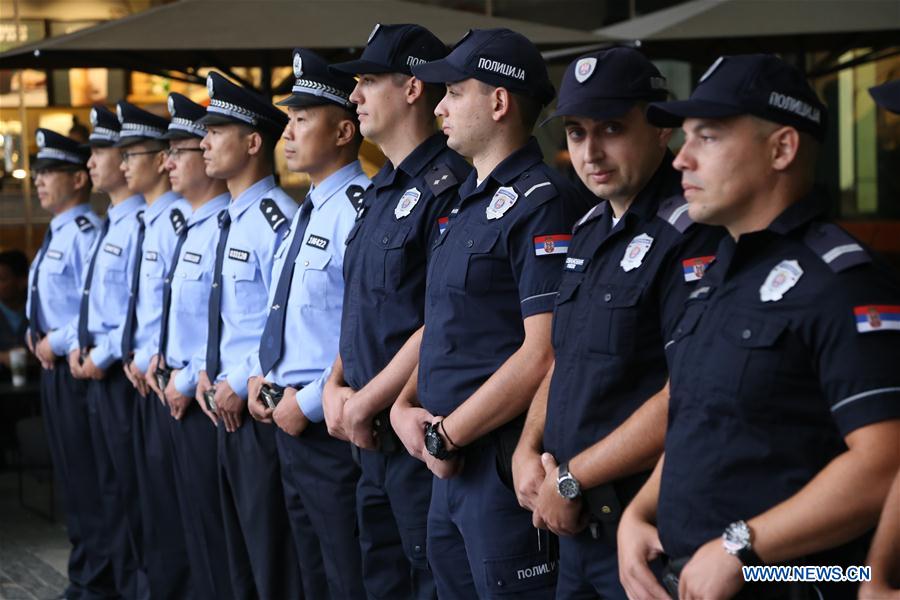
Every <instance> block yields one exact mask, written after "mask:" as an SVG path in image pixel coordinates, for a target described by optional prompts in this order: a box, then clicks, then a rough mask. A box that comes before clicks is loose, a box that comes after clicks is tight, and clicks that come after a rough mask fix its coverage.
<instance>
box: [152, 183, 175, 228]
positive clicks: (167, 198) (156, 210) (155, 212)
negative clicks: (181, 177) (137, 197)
mask: <svg viewBox="0 0 900 600" xmlns="http://www.w3.org/2000/svg"><path fill="white" fill-rule="evenodd" d="M180 197H181V196H179V195H178V194H177V193H175V192H173V191H171V190H169V191H168V192H165V193H164V194H162V195H161V196H160V197H159V198H157V199H156V200H154V201H153V204H150V205H148V206H147V208H145V209H144V223H145V224H147V225H149V224H150V223H152V222H153V221H155V220H156V217H158V216H159V215H161V214H162V213H163V211H165V210H166V208H168V207H169V205H170V204H172V203H173V202H175V201H176V200H178V199H179V198H180Z"/></svg>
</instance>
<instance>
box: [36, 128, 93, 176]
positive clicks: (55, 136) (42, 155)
mask: <svg viewBox="0 0 900 600" xmlns="http://www.w3.org/2000/svg"><path fill="white" fill-rule="evenodd" d="M34 141H35V143H36V144H37V148H38V151H37V156H36V158H35V159H34V161H33V162H32V163H31V170H32V171H44V170H54V169H61V170H62V169H64V170H77V169H86V168H87V161H88V159H89V158H90V152H89V151H88V149H87V148H86V147H85V146H84V145H83V144H80V143H79V142H77V141H76V140H73V139H72V138H69V137H66V136H64V135H62V134H60V133H56V132H55V131H51V130H50V129H44V128H38V130H37V131H35V132H34Z"/></svg>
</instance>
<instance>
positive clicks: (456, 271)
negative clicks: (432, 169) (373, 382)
mask: <svg viewBox="0 0 900 600" xmlns="http://www.w3.org/2000/svg"><path fill="white" fill-rule="evenodd" d="M459 194H460V199H461V200H460V203H459V207H458V211H456V213H455V214H453V215H452V216H451V218H450V223H449V226H448V227H447V229H446V230H445V231H444V233H443V234H441V235H440V237H439V238H438V240H437V241H436V242H435V247H434V249H433V250H432V255H431V261H430V262H429V265H428V280H427V287H426V293H425V333H424V337H423V339H422V347H421V351H420V357H419V385H418V395H419V401H420V402H421V403H422V406H424V407H425V408H426V409H428V411H429V412H431V413H432V414H435V415H448V414H450V413H451V412H453V410H454V409H455V408H456V407H457V406H459V405H460V404H462V402H463V401H465V400H466V399H467V398H468V397H469V396H470V395H471V394H472V393H473V392H474V391H475V390H476V389H478V387H479V386H481V384H483V383H484V382H485V381H486V380H487V379H488V378H489V377H490V376H491V375H492V374H493V373H494V372H495V371H496V370H497V369H498V368H500V366H501V365H502V364H503V363H504V362H506V360H507V359H508V358H509V357H510V356H511V355H512V354H513V353H514V352H515V351H516V350H518V349H519V348H520V347H521V345H522V343H523V342H524V341H525V327H524V325H523V323H522V321H523V320H524V319H525V318H527V317H530V316H532V315H536V314H539V313H545V312H550V311H552V310H553V305H554V303H555V301H556V294H557V290H558V288H559V281H560V276H561V275H562V269H563V263H564V259H565V256H566V250H567V248H568V243H569V241H570V240H571V237H572V236H571V231H572V225H573V224H574V223H575V221H576V220H577V219H578V218H579V217H580V216H582V215H583V214H584V213H585V212H587V210H588V209H589V208H590V203H589V202H588V199H587V198H585V197H582V196H581V195H580V194H579V193H578V192H577V191H576V189H575V188H574V187H573V186H572V184H571V183H569V182H568V181H566V180H565V179H564V178H563V177H562V176H561V175H560V174H558V173H557V172H556V171H554V170H553V169H551V168H550V167H548V166H547V165H545V164H544V162H543V156H542V155H541V150H540V148H539V147H538V144H537V141H536V140H535V139H534V138H532V139H530V140H529V141H528V143H527V144H526V145H525V146H523V147H522V148H520V149H519V150H517V151H516V152H514V153H513V154H512V155H510V156H509V157H507V158H506V159H505V160H504V161H503V162H501V163H500V164H499V165H498V166H497V167H496V168H495V169H494V171H493V172H492V173H491V174H490V176H488V177H487V178H485V180H484V181H483V182H481V184H480V185H478V184H477V181H476V173H475V172H472V174H471V175H469V178H468V179H467V180H466V181H465V183H463V185H462V187H460V190H459Z"/></svg>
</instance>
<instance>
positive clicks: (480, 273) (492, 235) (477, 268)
mask: <svg viewBox="0 0 900 600" xmlns="http://www.w3.org/2000/svg"><path fill="white" fill-rule="evenodd" d="M498 237H500V229H499V228H497V227H491V228H490V229H474V230H473V229H471V228H470V229H464V230H463V231H461V232H460V233H459V235H458V237H457V239H456V240H454V241H455V243H454V245H453V250H452V252H453V256H452V257H451V258H450V261H449V263H448V264H447V285H448V286H449V287H452V288H457V289H461V290H465V291H466V292H467V293H473V294H483V293H485V292H487V291H489V290H490V289H491V288H492V285H491V284H492V283H493V280H494V264H495V263H496V262H497V261H498V258H497V257H496V256H494V253H493V252H492V250H493V249H494V246H495V245H496V243H497V238H498Z"/></svg>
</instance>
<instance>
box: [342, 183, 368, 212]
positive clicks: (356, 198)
mask: <svg viewBox="0 0 900 600" xmlns="http://www.w3.org/2000/svg"><path fill="white" fill-rule="evenodd" d="M346 192H347V200H349V201H350V204H351V205H352V206H353V208H354V210H357V211H358V210H359V209H360V208H361V207H362V204H363V200H364V199H365V195H366V190H365V189H364V188H363V186H361V185H348V186H347V190H346Z"/></svg>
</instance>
